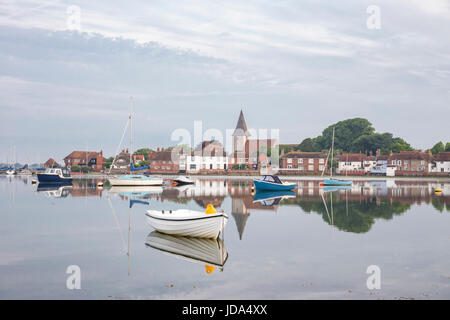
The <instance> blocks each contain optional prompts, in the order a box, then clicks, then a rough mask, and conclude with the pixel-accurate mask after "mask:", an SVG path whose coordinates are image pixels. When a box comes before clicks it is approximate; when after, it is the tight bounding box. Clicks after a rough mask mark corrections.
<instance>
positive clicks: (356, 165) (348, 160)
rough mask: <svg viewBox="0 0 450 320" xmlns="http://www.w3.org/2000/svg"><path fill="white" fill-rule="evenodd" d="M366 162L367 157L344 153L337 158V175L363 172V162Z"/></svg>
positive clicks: (359, 154) (360, 154)
mask: <svg viewBox="0 0 450 320" xmlns="http://www.w3.org/2000/svg"><path fill="white" fill-rule="evenodd" d="M368 160H369V159H368V157H367V156H366V155H365V154H362V153H344V154H342V155H341V157H340V158H339V165H338V169H339V173H344V172H346V171H347V172H351V171H365V167H364V161H368ZM369 170H370V169H369Z"/></svg>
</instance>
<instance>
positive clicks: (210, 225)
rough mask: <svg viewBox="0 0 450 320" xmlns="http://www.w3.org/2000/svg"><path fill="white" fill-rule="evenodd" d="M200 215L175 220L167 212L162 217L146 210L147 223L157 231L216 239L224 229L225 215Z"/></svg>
mask: <svg viewBox="0 0 450 320" xmlns="http://www.w3.org/2000/svg"><path fill="white" fill-rule="evenodd" d="M174 213H175V212H174ZM202 214H203V215H202V216H201V217H199V215H198V214H193V215H192V217H188V216H184V217H183V218H177V217H174V216H175V215H176V214H174V215H172V216H171V213H170V211H167V210H166V214H163V215H161V211H155V210H148V211H147V222H148V224H149V225H150V226H152V227H153V228H154V229H156V230H157V231H159V232H162V233H166V234H170V235H178V236H187V237H198V238H214V239H216V238H217V237H218V236H219V234H220V233H221V232H222V231H223V229H224V228H225V226H226V224H227V222H228V216H227V215H226V214H225V213H215V214H209V215H207V214H205V213H202Z"/></svg>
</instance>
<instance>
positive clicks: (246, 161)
mask: <svg viewBox="0 0 450 320" xmlns="http://www.w3.org/2000/svg"><path fill="white" fill-rule="evenodd" d="M250 136H251V134H250V132H249V131H248V129H247V123H246V122H245V118H244V113H243V112H242V110H241V113H240V114H239V119H238V122H237V124H236V128H235V130H234V132H233V144H232V152H231V153H230V154H229V157H228V166H229V168H233V167H237V165H238V166H240V167H246V168H248V169H251V170H258V169H262V168H263V167H266V166H267V165H268V162H267V157H261V155H262V154H265V155H266V154H268V153H269V152H270V150H271V149H272V148H275V147H276V146H277V145H278V141H277V139H250ZM260 160H262V161H264V163H260V162H259V161H260Z"/></svg>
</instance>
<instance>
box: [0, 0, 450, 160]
mask: <svg viewBox="0 0 450 320" xmlns="http://www.w3.org/2000/svg"><path fill="white" fill-rule="evenodd" d="M374 5H375V6H376V9H377V10H378V11H377V12H375V11H372V9H371V8H373V6H374ZM374 19H375V20H374ZM374 21H375V22H374ZM449 32H450V1H447V0H428V1H421V0H397V1H392V0H390V1H389V0H386V1H385V0H382V1H364V0H342V1H322V0H308V1H282V0H279V1H265V0H261V1H237V0H227V1H214V0H208V1H167V0H165V1H159V0H152V1H148V0H147V1H144V0H142V1H140V0H137V1H132V2H130V1H111V0H110V1H101V0H99V1H95V2H94V1H75V0H73V1H32V0H23V1H22V0H19V1H11V0H0V92H1V94H2V97H1V99H0V115H1V118H2V124H1V126H0V136H1V140H0V162H7V161H10V160H14V159H15V160H17V161H20V162H22V163H33V162H41V161H42V162H43V161H46V160H47V159H48V158H49V157H53V158H55V159H56V160H57V161H61V160H62V158H64V157H65V156H66V155H68V154H69V153H70V152H72V151H73V150H86V149H89V150H91V151H100V150H103V152H104V155H105V156H112V155H114V153H115V151H116V149H117V147H118V144H119V142H120V139H121V137H122V133H123V131H124V127H125V125H126V123H127V120H128V113H129V108H130V100H131V99H130V97H133V108H134V121H133V143H134V149H136V148H140V147H151V148H156V147H159V146H166V147H167V146H170V145H174V144H176V143H177V142H179V141H172V139H171V137H172V133H173V132H174V131H175V130H177V129H180V128H181V129H182V128H184V129H187V130H189V131H190V132H192V136H193V135H194V121H202V126H203V129H204V130H207V129H218V130H221V131H222V132H225V130H226V129H232V128H234V127H235V125H236V122H237V119H238V116H239V112H240V110H241V109H242V110H243V111H244V115H245V118H246V122H247V125H248V127H249V128H254V129H267V130H270V129H279V139H280V143H300V142H301V141H302V140H303V139H305V138H307V137H316V136H318V135H320V134H321V132H322V130H323V129H325V128H326V127H327V126H329V125H330V124H332V123H335V122H337V121H341V120H345V119H348V118H354V117H363V118H366V119H368V120H369V121H370V122H371V123H372V125H373V126H374V127H375V129H376V131H377V132H391V133H393V134H394V136H399V137H402V138H404V139H405V140H406V141H408V142H409V143H410V144H411V145H412V146H413V147H415V148H418V149H427V148H431V147H432V146H433V145H434V144H435V143H436V142H438V141H444V143H445V142H446V141H450V134H449V130H448V119H449V118H450V105H449V98H450V87H449V83H450V81H449V80H450V42H449V41H448V34H449ZM224 134H225V133H224ZM224 143H225V142H224ZM127 146H128V136H125V140H124V144H123V147H127Z"/></svg>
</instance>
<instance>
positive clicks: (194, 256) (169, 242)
mask: <svg viewBox="0 0 450 320" xmlns="http://www.w3.org/2000/svg"><path fill="white" fill-rule="evenodd" d="M145 244H146V245H147V246H148V247H151V248H154V249H157V250H159V251H162V252H163V253H166V254H170V255H173V256H175V257H176V258H181V259H183V260H187V261H191V262H195V263H200V264H205V268H206V272H207V273H209V274H210V273H212V271H213V270H214V268H215V267H218V268H220V270H223V266H224V265H225V262H226V261H227V258H228V252H227V249H226V248H225V246H224V244H223V242H222V240H221V239H220V238H217V239H205V238H192V237H178V236H171V235H168V234H163V233H160V232H158V231H153V232H151V233H150V234H149V235H148V237H147V241H146V243H145Z"/></svg>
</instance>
